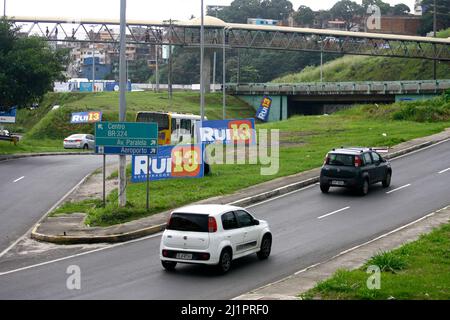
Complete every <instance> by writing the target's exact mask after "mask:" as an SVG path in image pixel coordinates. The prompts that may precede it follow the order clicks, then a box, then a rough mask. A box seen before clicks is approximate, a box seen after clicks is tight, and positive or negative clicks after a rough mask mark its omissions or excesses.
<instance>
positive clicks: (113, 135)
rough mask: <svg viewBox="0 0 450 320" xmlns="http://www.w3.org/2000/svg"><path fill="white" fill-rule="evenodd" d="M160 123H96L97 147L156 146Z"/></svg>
mask: <svg viewBox="0 0 450 320" xmlns="http://www.w3.org/2000/svg"><path fill="white" fill-rule="evenodd" d="M157 139H158V125H157V124H156V123H145V122H139V123H136V122H99V123H96V125H95V144H96V146H97V147H99V146H104V147H140V148H147V147H156V146H157V145H158V140H157Z"/></svg>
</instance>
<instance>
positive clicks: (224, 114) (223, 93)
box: [222, 27, 227, 120]
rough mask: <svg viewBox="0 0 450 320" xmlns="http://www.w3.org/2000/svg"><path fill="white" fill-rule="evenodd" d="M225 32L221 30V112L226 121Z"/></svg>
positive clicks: (224, 29) (225, 30)
mask: <svg viewBox="0 0 450 320" xmlns="http://www.w3.org/2000/svg"><path fill="white" fill-rule="evenodd" d="M226 32H227V27H225V28H223V53H222V56H223V61H222V112H223V119H224V120H225V119H226V89H225V83H226V76H225V72H226V62H225V45H226Z"/></svg>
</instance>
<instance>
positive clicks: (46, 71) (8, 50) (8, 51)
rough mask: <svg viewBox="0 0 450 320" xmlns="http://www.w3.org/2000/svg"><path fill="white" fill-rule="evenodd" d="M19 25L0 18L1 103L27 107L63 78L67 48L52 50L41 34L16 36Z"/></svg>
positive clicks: (0, 105)
mask: <svg viewBox="0 0 450 320" xmlns="http://www.w3.org/2000/svg"><path fill="white" fill-rule="evenodd" d="M18 32H19V29H17V28H14V27H13V25H12V24H11V23H10V22H8V21H6V20H5V19H1V20H0V107H3V108H9V107H10V106H13V105H17V106H18V107H19V108H21V107H26V106H27V105H29V104H30V103H32V102H36V101H38V100H40V99H41V98H42V96H43V95H44V94H45V93H47V92H48V91H49V90H52V88H53V82H54V81H57V80H61V81H62V80H64V76H63V75H62V72H63V71H64V70H65V65H67V62H68V54H67V50H58V51H52V50H50V48H49V47H48V45H47V44H46V43H45V42H44V41H43V40H42V39H40V38H37V37H30V38H19V37H18Z"/></svg>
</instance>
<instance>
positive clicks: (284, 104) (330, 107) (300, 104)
mask: <svg viewBox="0 0 450 320" xmlns="http://www.w3.org/2000/svg"><path fill="white" fill-rule="evenodd" d="M449 89H450V80H448V79H442V80H418V81H371V82H311V83H295V84H289V83H249V84H227V85H226V91H227V92H228V93H229V94H232V95H236V96H239V98H241V99H243V100H245V101H247V102H248V103H249V104H251V105H252V106H253V107H254V108H255V109H256V108H258V107H259V105H260V103H261V100H262V98H263V97H264V96H269V97H270V98H271V99H272V106H271V110H270V116H269V120H270V121H277V120H284V119H287V118H288V117H290V116H292V115H295V114H307V115H311V114H324V113H332V112H334V111H336V110H338V109H341V108H345V107H348V106H349V105H351V104H355V103H375V102H377V103H392V102H395V101H407V100H417V99H427V98H430V97H432V96H435V95H439V94H442V93H443V92H445V91H446V90H449Z"/></svg>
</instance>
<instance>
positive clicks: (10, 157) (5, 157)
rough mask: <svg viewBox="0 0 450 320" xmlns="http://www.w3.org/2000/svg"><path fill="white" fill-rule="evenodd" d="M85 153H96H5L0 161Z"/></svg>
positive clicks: (86, 153) (0, 157) (84, 154)
mask: <svg viewBox="0 0 450 320" xmlns="http://www.w3.org/2000/svg"><path fill="white" fill-rule="evenodd" d="M86 155H97V154H96V153H94V152H44V153H24V154H20V153H16V154H5V155H0V161H6V160H13V159H20V158H31V157H45V156H86Z"/></svg>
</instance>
